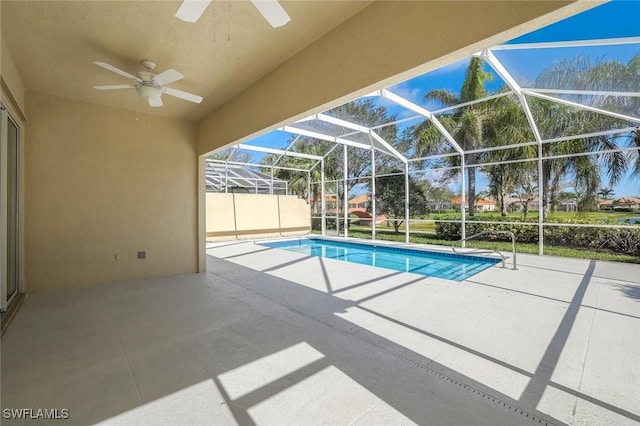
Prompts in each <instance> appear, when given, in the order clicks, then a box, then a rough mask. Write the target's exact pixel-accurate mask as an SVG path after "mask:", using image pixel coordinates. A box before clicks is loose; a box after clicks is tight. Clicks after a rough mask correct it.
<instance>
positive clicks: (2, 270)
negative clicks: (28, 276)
mask: <svg viewBox="0 0 640 426" xmlns="http://www.w3.org/2000/svg"><path fill="white" fill-rule="evenodd" d="M10 122H11V124H12V125H14V126H15V128H16V129H17V134H16V139H17V141H16V147H15V148H16V149H15V158H14V159H13V161H15V163H16V164H15V185H16V187H15V191H16V200H15V212H14V213H13V214H15V224H16V230H15V241H14V242H13V244H14V248H13V249H14V250H15V265H14V270H15V280H16V283H15V284H16V289H15V291H14V293H13V294H12V295H11V297H10V298H9V299H7V289H8V282H7V278H8V277H7V271H8V259H7V256H8V250H7V247H8V243H9V241H8V234H9V233H8V229H7V222H8V219H9V214H10V212H9V206H8V194H9V193H8V191H9V187H8V173H9V158H8V153H9V149H8V148H9V123H10ZM20 131H21V129H20V124H19V122H18V121H17V120H16V119H14V118H13V117H12V116H11V114H10V113H9V111H8V109H7V107H6V106H5V105H4V103H3V102H1V101H0V241H2V244H0V311H3V312H4V311H6V310H7V307H8V306H9V304H10V303H11V302H12V301H13V300H14V299H15V297H16V296H17V295H18V293H19V292H20V282H21V276H20V272H21V270H20V269H21V268H20V226H21V223H20V195H21V194H20V185H21V182H20V177H21V174H20V145H21V144H20Z"/></svg>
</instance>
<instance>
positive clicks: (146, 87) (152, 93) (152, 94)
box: [136, 82, 162, 99]
mask: <svg viewBox="0 0 640 426" xmlns="http://www.w3.org/2000/svg"><path fill="white" fill-rule="evenodd" d="M136 90H137V91H138V93H139V94H140V96H142V97H143V98H145V99H156V98H159V97H160V96H161V95H162V91H161V90H160V89H159V88H157V87H155V86H153V85H152V84H151V83H147V82H143V83H142V84H140V85H139V86H138V87H137V88H136Z"/></svg>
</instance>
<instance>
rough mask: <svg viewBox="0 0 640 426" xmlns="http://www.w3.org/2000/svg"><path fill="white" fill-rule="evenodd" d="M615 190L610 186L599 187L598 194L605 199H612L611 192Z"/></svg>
mask: <svg viewBox="0 0 640 426" xmlns="http://www.w3.org/2000/svg"><path fill="white" fill-rule="evenodd" d="M614 193H615V191H614V190H613V189H612V188H600V190H599V191H598V195H599V196H601V197H602V199H604V200H605V201H607V200H611V199H613V194H614Z"/></svg>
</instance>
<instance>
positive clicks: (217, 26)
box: [0, 0, 371, 121]
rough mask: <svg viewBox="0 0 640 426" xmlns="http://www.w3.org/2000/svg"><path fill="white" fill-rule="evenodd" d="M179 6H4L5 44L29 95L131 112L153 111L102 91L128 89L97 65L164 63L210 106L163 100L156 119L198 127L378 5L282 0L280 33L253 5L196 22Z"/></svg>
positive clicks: (220, 9) (233, 4)
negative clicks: (284, 19)
mask: <svg viewBox="0 0 640 426" xmlns="http://www.w3.org/2000/svg"><path fill="white" fill-rule="evenodd" d="M180 3H181V2H180V1H10V0H2V2H0V7H1V19H2V21H1V28H2V39H3V41H4V43H6V45H7V47H8V49H9V51H10V52H11V56H12V58H13V61H14V62H15V65H16V67H17V68H18V71H19V72H20V75H21V77H22V80H23V82H24V84H25V86H26V89H27V90H32V91H38V92H43V93H49V94H53V95H58V96H63V97H67V98H72V99H78V100H83V101H88V102H93V103H99V104H104V105H110V106H115V107H121V108H127V109H131V110H136V108H139V109H140V111H147V110H148V109H149V106H148V105H147V103H146V102H145V101H144V100H143V99H139V98H138V96H137V94H136V92H135V91H133V90H119V91H99V90H95V89H93V88H92V86H94V85H109V84H127V83H128V80H127V79H125V78H123V77H120V76H118V75H116V74H113V73H111V72H109V71H107V70H104V69H102V68H100V67H98V66H96V65H94V64H93V61H102V62H107V63H109V64H111V65H114V66H116V67H119V68H121V69H123V70H125V71H128V72H130V73H132V74H135V73H136V72H137V71H141V70H142V69H143V67H142V65H141V64H140V62H139V61H140V60H141V59H151V60H153V61H154V62H156V64H157V68H156V70H155V71H156V72H157V73H159V72H162V71H164V70H166V69H169V68H174V69H176V70H178V71H179V72H181V73H182V74H183V75H184V76H185V78H184V79H183V80H181V81H178V82H175V83H172V84H170V85H169V86H170V87H173V88H175V89H180V90H184V91H187V92H192V93H196V94H198V95H201V96H203V97H204V101H203V102H202V103H201V104H199V105H197V104H193V103H190V102H186V101H183V100H180V99H177V98H173V97H170V96H167V95H163V102H164V107H162V108H154V109H153V110H152V113H154V114H158V115H163V116H168V117H174V118H183V119H188V120H194V121H195V120H199V119H201V118H202V117H204V116H205V115H207V114H208V113H210V112H212V111H214V110H216V109H217V108H218V107H220V106H221V105H222V104H224V103H225V102H226V101H228V100H229V99H231V98H232V97H233V96H235V95H237V94H238V93H240V92H241V91H243V90H244V89H246V88H247V87H249V86H250V85H251V84H252V83H254V82H255V81H256V80H258V79H260V78H261V77H263V76H264V75H265V74H267V73H269V72H270V71H271V70H273V69H274V68H276V67H277V66H278V65H280V64H281V63H283V62H285V61H286V60H287V59H289V58H290V57H292V56H293V55H294V54H296V53H297V52H299V51H300V50H302V49H304V48H305V47H306V46H308V45H309V44H311V43H313V42H314V41H315V40H317V39H318V38H320V37H321V36H322V35H324V34H326V33H327V32H328V31H330V30H331V29H333V28H334V27H336V26H338V25H340V24H341V23H342V22H344V21H345V20H347V19H348V18H350V17H351V16H353V15H355V14H357V13H358V12H360V11H361V10H362V9H364V8H365V7H367V6H368V5H369V4H370V3H371V2H370V1H282V2H281V4H282V5H283V7H284V8H285V9H286V11H287V13H288V14H289V16H290V17H291V21H290V22H289V23H288V24H287V25H285V26H284V27H281V28H278V29H274V28H272V27H271V26H270V25H269V24H268V23H267V22H266V21H265V20H264V18H263V17H262V15H260V13H259V12H258V11H257V10H256V8H255V7H254V6H253V5H252V4H251V3H250V2H249V1H237V0H232V1H230V2H229V1H221V0H216V1H215V2H214V3H213V4H211V5H210V6H209V8H208V9H207V10H206V11H205V13H204V14H203V16H202V17H201V18H200V20H199V21H198V22H196V23H186V22H183V21H181V20H179V19H178V18H176V17H175V16H174V15H175V12H176V10H177V9H178V7H179V5H180ZM214 5H215V7H214ZM214 17H215V19H214ZM228 35H230V37H231V40H230V41H229V40H227V36H228ZM214 36H215V40H214ZM310 84H312V83H311V82H310Z"/></svg>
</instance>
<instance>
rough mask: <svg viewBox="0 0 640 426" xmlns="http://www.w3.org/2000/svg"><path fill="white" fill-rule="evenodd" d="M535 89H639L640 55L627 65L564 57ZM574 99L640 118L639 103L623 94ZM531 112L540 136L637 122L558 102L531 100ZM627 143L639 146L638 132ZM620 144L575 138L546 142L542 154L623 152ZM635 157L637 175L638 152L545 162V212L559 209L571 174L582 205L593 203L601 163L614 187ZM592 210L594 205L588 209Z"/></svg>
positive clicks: (542, 76)
mask: <svg viewBox="0 0 640 426" xmlns="http://www.w3.org/2000/svg"><path fill="white" fill-rule="evenodd" d="M535 87H538V88H551V89H558V88H561V89H565V88H570V89H578V90H585V91H589V90H592V91H597V90H605V91H610V90H612V89H614V90H616V91H626V92H632V91H636V90H637V88H638V87H640V55H637V56H635V57H634V58H633V59H632V60H631V61H629V62H628V63H627V64H624V63H622V62H619V61H613V60H599V61H596V62H592V61H591V59H590V58H589V57H588V56H577V57H575V58H572V59H565V60H563V61H560V62H558V63H556V64H554V65H553V66H551V67H549V68H548V69H546V70H545V71H543V72H542V73H541V74H540V76H539V77H538V78H537V80H536V82H535ZM571 100H572V101H574V102H578V103H583V104H585V105H591V106H595V107H597V108H601V109H603V110H605V111H607V110H608V111H616V112H621V113H623V114H626V115H630V116H635V117H638V116H640V99H638V98H637V97H628V96H627V97H624V96H594V95H572V98H571ZM531 101H532V102H531V103H530V105H531V108H532V113H533V115H534V117H535V119H536V123H537V124H538V127H539V129H540V131H541V133H542V134H546V135H561V136H564V135H566V134H576V135H577V134H586V133H591V132H596V131H601V130H604V129H612V130H613V129H616V128H622V127H631V126H633V125H634V123H630V122H625V121H623V120H620V119H617V118H612V117H610V116H607V115H604V114H598V113H595V112H590V111H585V110H581V109H577V108H574V107H570V106H566V105H561V104H557V103H554V102H550V101H546V100H540V99H531ZM626 144H627V145H629V146H634V144H635V145H636V146H640V140H638V132H637V131H635V132H630V133H629V135H628V136H627V141H626ZM619 147H620V144H619V143H618V141H617V140H616V139H615V138H613V137H611V136H610V135H601V136H595V137H588V138H576V139H571V140H564V141H560V142H554V143H549V144H545V145H544V146H543V155H544V156H550V155H556V154H560V155H562V154H572V153H579V152H593V153H597V152H599V151H603V150H610V149H615V148H619ZM633 155H635V169H634V173H636V174H637V175H638V176H640V157H638V153H637V151H636V152H635V154H632V155H625V154H624V153H621V152H615V153H608V154H601V155H599V157H600V161H598V160H596V159H594V158H590V157H589V156H566V157H563V158H556V159H553V160H547V161H545V163H544V164H543V183H544V187H543V190H542V194H543V202H544V205H545V210H546V211H548V210H555V209H556V206H557V194H558V191H559V183H560V181H561V180H562V179H563V178H564V177H566V176H567V175H573V176H575V177H576V179H579V180H580V182H578V186H579V187H580V188H581V192H582V197H581V199H582V203H581V202H580V200H579V201H578V204H579V205H582V206H587V205H590V204H593V198H594V196H595V194H596V192H597V188H598V187H599V184H600V180H601V176H600V175H601V173H600V165H603V166H604V169H605V172H606V174H607V175H608V178H609V184H610V185H615V184H616V183H617V182H618V181H619V180H620V179H621V178H622V177H623V176H624V174H625V172H626V171H627V169H628V167H629V165H630V164H631V163H632V162H633ZM589 208H592V206H589Z"/></svg>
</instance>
